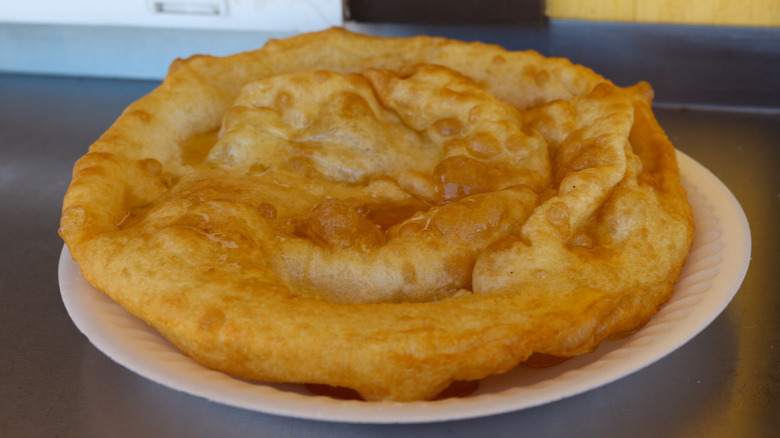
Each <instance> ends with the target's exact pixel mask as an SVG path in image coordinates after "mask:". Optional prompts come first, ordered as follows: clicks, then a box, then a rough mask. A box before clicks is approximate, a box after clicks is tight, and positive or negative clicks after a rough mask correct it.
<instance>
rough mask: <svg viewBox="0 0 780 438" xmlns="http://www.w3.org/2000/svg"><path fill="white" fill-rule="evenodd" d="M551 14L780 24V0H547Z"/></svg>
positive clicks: (649, 20)
mask: <svg viewBox="0 0 780 438" xmlns="http://www.w3.org/2000/svg"><path fill="white" fill-rule="evenodd" d="M547 15H548V16H549V17H550V18H560V19H582V20H594V21H628V22H642V23H675V24H713V25H734V26H780V0H547Z"/></svg>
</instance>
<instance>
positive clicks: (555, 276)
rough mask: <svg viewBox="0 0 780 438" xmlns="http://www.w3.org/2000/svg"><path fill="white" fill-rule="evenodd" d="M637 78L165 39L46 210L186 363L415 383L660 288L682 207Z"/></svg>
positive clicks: (678, 243) (471, 376)
mask: <svg viewBox="0 0 780 438" xmlns="http://www.w3.org/2000/svg"><path fill="white" fill-rule="evenodd" d="M651 98H652V90H651V89H650V88H649V86H648V85H646V84H639V85H637V86H634V87H630V88H619V87H616V86H615V85H613V84H611V83H610V82H609V81H607V80H605V79H604V78H602V77H601V76H599V75H597V74H596V73H593V72H592V71H590V70H588V69H586V68H584V67H581V66H576V65H573V64H571V63H570V62H568V61H566V60H562V59H554V58H544V57H542V56H541V55H539V54H537V53H534V52H508V51H505V50H503V49H501V48H499V47H496V46H490V45H484V44H479V43H462V42H457V41H451V40H445V39H440V38H427V37H416V38H377V37H369V36H363V35H356V34H352V33H350V32H347V31H345V30H343V29H330V30H328V31H324V32H319V33H314V34H306V35H301V36H298V37H294V38H290V39H286V40H278V41H272V42H269V43H268V44H267V45H266V46H265V47H264V48H262V49H259V50H257V51H254V52H247V53H242V54H237V55H233V56H230V57H225V58H215V57H208V56H197V57H193V58H190V59H188V60H179V61H176V62H175V63H174V64H173V65H172V67H171V69H170V72H169V74H168V76H167V78H166V79H165V81H164V82H163V83H162V84H161V85H160V87H159V88H157V89H156V90H155V91H153V92H152V93H150V94H149V95H148V96H145V97H144V98H142V99H140V100H139V101H137V102H135V103H134V104H132V105H131V106H130V107H128V109H127V110H126V111H125V112H124V113H123V114H122V116H121V117H120V118H119V119H118V120H117V122H116V123H115V124H114V125H113V126H112V127H111V128H110V129H109V130H108V131H107V132H106V133H105V134H104V135H103V136H101V138H100V139H99V140H98V141H97V142H95V144H93V145H92V147H91V148H90V151H89V153H88V154H87V155H85V156H84V157H82V158H81V159H80V160H79V161H78V162H77V163H76V166H75V168H74V175H73V181H72V183H71V186H70V188H69V190H68V193H67V195H66V197H65V201H64V205H63V215H62V221H61V227H60V233H61V235H62V237H63V239H64V240H65V242H66V243H67V244H68V247H69V249H70V251H71V253H72V255H73V257H74V259H75V260H76V261H77V262H78V263H79V265H80V266H81V269H82V272H83V273H84V275H85V277H86V278H87V280H88V281H89V282H90V283H92V284H93V285H95V286H96V287H97V288H98V289H100V290H101V291H103V292H105V293H107V294H108V295H110V296H111V297H112V298H113V299H115V300H116V301H117V302H119V303H120V304H121V305H122V306H123V307H125V308H127V309H128V310H129V311H130V312H132V313H133V314H135V315H136V316H138V317H139V318H141V319H142V320H144V321H146V322H147V323H149V324H150V325H151V326H153V327H154V328H156V329H157V330H158V331H160V333H162V334H163V335H164V336H165V337H166V338H168V339H169V340H171V342H172V343H173V344H174V345H176V346H177V347H179V348H180V349H181V350H182V351H183V352H185V353H186V354H188V355H190V356H191V357H193V358H194V359H195V360H197V361H199V362H201V363H203V364H204V365H206V366H209V367H212V368H214V369H218V370H221V371H224V372H227V373H230V374H234V375H238V376H241V377H244V378H248V379H254V380H259V381H271V382H299V383H318V384H319V383H321V384H328V385H333V386H344V387H349V388H353V389H355V390H357V391H358V392H359V393H360V394H361V395H362V396H363V397H364V398H365V399H367V400H385V399H390V400H419V399H431V398H433V397H435V396H436V395H437V394H438V393H439V392H441V391H442V390H443V389H444V388H446V387H447V386H448V385H449V384H450V383H451V382H453V381H456V380H476V379H481V378H483V377H486V376H488V375H492V374H497V373H502V372H506V371H508V370H509V369H511V368H512V367H514V366H515V365H517V364H518V363H519V362H520V361H522V360H525V359H526V358H527V357H528V356H530V355H531V354H532V353H534V352H539V353H547V354H552V355H559V356H570V355H575V354H581V353H584V352H587V351H589V350H591V349H592V348H594V347H595V346H597V345H598V344H599V343H600V342H602V341H603V340H604V339H606V337H608V336H609V335H611V334H615V333H621V332H626V331H629V330H632V329H635V328H637V327H640V326H641V325H643V324H644V323H645V322H646V321H647V320H648V319H649V318H650V317H651V316H652V314H653V313H655V311H656V310H657V308H658V307H659V306H661V305H662V304H663V303H664V302H666V301H667V300H668V299H669V297H670V295H671V293H672V290H673V284H674V282H675V280H676V278H677V276H678V275H679V272H680V269H681V267H682V265H683V263H684V261H685V257H686V255H687V252H688V249H689V247H690V244H691V241H692V232H693V223H692V219H691V212H690V207H689V205H688V203H687V201H686V198H685V192H684V190H683V189H682V187H681V186H680V183H679V172H678V170H677V164H676V160H675V155H674V148H673V147H672V145H671V144H670V143H669V141H668V140H667V138H666V136H665V135H664V133H663V131H662V130H661V128H660V127H659V126H658V124H657V122H656V121H655V119H654V117H653V115H652V111H651V110H650V106H649V104H650V100H651Z"/></svg>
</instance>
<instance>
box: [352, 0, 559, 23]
mask: <svg viewBox="0 0 780 438" xmlns="http://www.w3.org/2000/svg"><path fill="white" fill-rule="evenodd" d="M544 10H545V8H544V0H491V1H484V0H458V1H457V2H453V1H452V0H449V1H448V0H393V1H377V0H347V1H346V3H345V15H346V18H347V19H349V20H354V21H356V22H360V23H415V24H472V25H474V24H499V25H500V24H530V25H534V24H541V23H543V22H544V20H545V16H544Z"/></svg>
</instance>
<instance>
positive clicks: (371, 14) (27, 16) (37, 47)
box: [0, 0, 780, 108]
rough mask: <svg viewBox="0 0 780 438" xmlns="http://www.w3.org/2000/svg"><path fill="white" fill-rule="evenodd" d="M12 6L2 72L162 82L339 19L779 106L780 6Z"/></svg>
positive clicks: (508, 2) (197, 2)
mask: <svg viewBox="0 0 780 438" xmlns="http://www.w3.org/2000/svg"><path fill="white" fill-rule="evenodd" d="M5 3H6V4H5V5H4V6H3V10H2V11H0V72H8V73H25V74H44V75H68V76H82V77H108V78H131V79H152V80H158V79H160V78H162V77H163V76H164V75H165V72H166V70H167V68H168V65H169V64H170V62H171V61H172V60H173V59H175V58H179V57H187V56H190V55H193V54H196V53H208V54H213V55H224V54H229V53H234V52H238V51H245V50H251V49H255V48H258V47H260V46H261V45H262V44H263V43H265V41H267V40H268V39H269V38H282V37H286V36H290V35H293V34H296V33H300V32H307V31H316V30H320V29H324V28H327V27H330V26H345V27H347V28H350V29H353V30H356V31H359V32H364V33H370V34H380V35H413V34H420V33H424V34H432V35H442V36H448V37H452V38H458V39H464V40H481V41H484V42H489V43H496V44H500V45H502V46H505V47H507V48H509V49H513V50H520V49H527V48H530V49H535V50H537V51H539V52H541V53H543V54H545V55H549V56H564V57H568V58H571V59H572V60H573V61H575V62H579V63H582V64H585V65H587V66H589V67H591V68H593V69H594V70H596V71H599V72H600V73H602V74H604V75H605V76H607V77H608V78H610V79H612V80H613V81H615V82H617V83H618V84H619V85H628V84H632V83H635V82H637V81H639V80H647V81H649V82H651V83H652V84H653V85H654V87H655V88H656V92H657V101H659V102H668V103H672V104H674V103H683V102H684V103H686V104H689V105H690V104H692V105H696V104H703V105H738V106H748V107H759V108H766V107H776V106H777V105H778V102H780V85H779V84H780V80H778V79H777V78H778V77H780V2H778V1H777V0H742V1H734V0H731V1H729V0H717V1H710V0H679V1H672V0H659V1H654V0H594V1H584V0H547V1H544V0H531V1H522V0H514V1H512V0H492V1H479V0H448V1H443V0H396V1H392V2H387V1H381V0H343V1H342V0H286V1H282V0H114V1H110V2H107V1H102V0H64V1H63V0H27V1H24V2H5Z"/></svg>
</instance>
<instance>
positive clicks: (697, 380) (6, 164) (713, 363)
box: [0, 75, 780, 438]
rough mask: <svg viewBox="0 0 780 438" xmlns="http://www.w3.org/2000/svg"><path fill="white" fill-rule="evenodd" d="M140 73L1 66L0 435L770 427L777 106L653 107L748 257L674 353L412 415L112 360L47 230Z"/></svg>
mask: <svg viewBox="0 0 780 438" xmlns="http://www.w3.org/2000/svg"><path fill="white" fill-rule="evenodd" d="M155 85H156V84H155V83H154V82H142V81H119V80H102V79H76V78H58V77H36V76H21V75H0V211H2V214H0V243H1V246H0V266H1V267H2V268H0V269H2V273H1V274H0V373H1V374H0V375H2V377H0V436H2V437H54V436H58V437H102V436H127V437H136V436H138V437H144V438H146V437H150V436H172V437H176V436H187V437H212V436H219V437H244V436H318V437H330V436H334V437H335V436H338V437H350V436H383V437H396V436H398V437H401V436H403V437H405V438H411V437H416V436H431V435H436V436H445V435H446V436H464V437H466V436H468V437H472V436H491V437H500V436H537V437H547V436H577V437H580V438H585V437H603V436H632V437H705V436H706V437H732V436H751V437H753V436H756V437H757V436H762V437H769V436H780V415H778V414H779V413H780V286H778V281H777V280H778V279H779V278H780V263H778V260H780V226H778V223H780V173H778V172H777V167H778V165H780V114H779V113H778V112H773V111H769V110H764V111H741V110H703V109H690V108H689V109H684V108H680V107H671V106H668V107H659V108H657V115H658V118H659V120H660V122H661V125H662V126H663V127H664V128H665V129H666V131H667V133H668V135H669V137H670V138H671V140H672V141H673V143H674V144H675V145H676V146H677V147H678V148H679V149H680V150H681V151H683V152H685V153H687V154H688V155H689V156H691V157H692V158H693V159H695V160H696V161H698V162H699V163H701V164H702V165H704V166H705V167H707V168H709V169H710V170H711V171H712V172H713V173H714V174H715V175H716V176H717V177H718V178H719V179H720V180H721V181H723V182H724V183H725V184H726V186H728V187H729V188H730V189H731V191H732V192H733V193H734V195H735V196H736V198H737V199H738V200H739V202H740V203H741V205H742V207H743V208H744V210H745V213H746V215H747V218H748V220H749V222H750V226H751V231H752V238H753V243H752V245H753V250H752V262H751V265H750V269H749V271H748V273H747V276H746V278H745V281H744V283H743V285H742V287H741V289H740V291H739V292H738V294H737V295H736V297H735V299H734V300H733V301H732V302H731V304H730V305H729V306H728V307H727V308H726V310H725V311H724V312H723V313H722V314H721V315H720V316H719V317H718V318H717V319H715V321H714V322H713V323H712V324H711V325H710V326H709V327H708V328H707V329H705V330H704V331H703V332H702V333H701V334H699V335H698V336H696V337H695V338H694V339H692V340H691V341H690V342H688V343H687V344H685V345H684V346H683V347H682V348H680V349H678V350H677V351H675V352H674V353H672V354H670V355H669V356H667V357H665V358H664V359H662V360H660V361H659V362H657V363H655V364H652V365H650V366H649V367H647V368H645V369H643V370H641V371H639V372H637V373H634V374H632V375H629V376H628V377H625V378H623V379H621V380H618V381H616V382H614V383H611V384H608V385H606V386H604V387H601V388H599V389H596V390H592V391H589V392H586V393H584V394H581V395H577V396H574V397H571V398H567V399H564V400H561V401H558V402H555V403H550V404H546V405H543V406H539V407H535V408H531V409H526V410H522V411H518V412H513V413H508V414H502V415H496V416H491V417H485V418H478V419H474V420H463V421H455V422H444V423H434V424H418V425H357V424H338V423H328V422H318V421H307V420H298V419H290V418H283V417H277V416H273V415H266V414H263V413H257V412H251V411H246V410H242V409H237V408H231V407H228V406H224V405H220V404H217V403H213V402H210V401H207V400H205V399H201V398H198V397H194V396H190V395H186V394H183V393H180V392H177V391H174V390H171V389H168V388H167V387H164V386H161V385H158V384H156V383H153V382H151V381H149V380H147V379H145V378H143V377H140V376H138V375H136V374H134V373H133V372H131V371H128V370H127V369H125V368H123V367H122V366H120V365H117V364H116V363H114V362H112V361H111V359H109V358H107V357H106V356H104V355H103V354H102V353H101V352H99V351H98V350H97V349H96V348H94V347H93V346H92V345H91V344H90V343H89V341H88V340H87V338H86V337H85V336H83V335H82V334H81V333H80V332H79V331H78V330H77V329H76V327H75V326H74V325H73V323H72V322H71V320H70V318H69V316H68V314H67V312H66V310H65V308H64V306H63V303H62V300H61V298H60V292H59V287H58V283H57V264H58V257H59V255H60V251H61V250H62V241H61V240H60V239H59V237H58V236H57V227H58V221H59V215H60V207H61V200H62V197H63V195H64V193H65V190H66V189H67V185H68V183H69V180H70V172H71V169H72V166H73V163H74V161H75V160H76V159H77V158H78V157H79V156H81V155H82V154H84V153H85V151H86V148H87V146H88V145H89V144H90V143H91V142H92V141H94V140H95V139H96V138H97V137H98V136H99V135H100V134H101V133H102V132H103V131H104V130H105V129H106V128H107V127H108V125H109V124H110V123H111V122H112V121H113V120H114V119H115V118H116V117H117V115H118V114H119V112H120V111H121V110H122V109H123V108H124V107H125V106H126V105H127V104H128V103H130V102H131V101H133V100H135V99H137V98H138V97H140V96H142V95H143V94H146V93H147V92H148V91H150V90H151V89H152V88H153V87H154V86H155Z"/></svg>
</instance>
